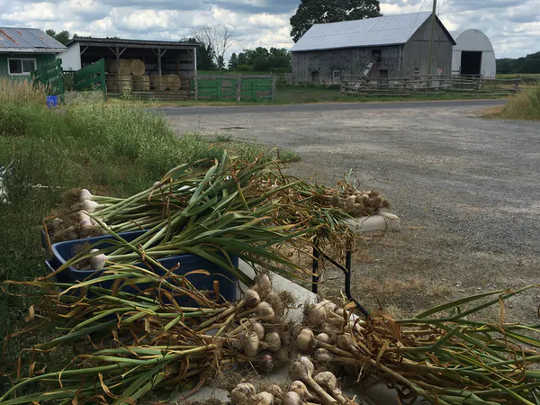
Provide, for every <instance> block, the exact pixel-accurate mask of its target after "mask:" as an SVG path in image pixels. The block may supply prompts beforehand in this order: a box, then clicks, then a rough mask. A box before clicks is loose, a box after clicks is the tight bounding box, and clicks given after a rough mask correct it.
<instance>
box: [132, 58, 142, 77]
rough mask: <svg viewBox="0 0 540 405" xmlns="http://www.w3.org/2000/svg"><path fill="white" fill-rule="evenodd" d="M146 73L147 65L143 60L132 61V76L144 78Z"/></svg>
mask: <svg viewBox="0 0 540 405" xmlns="http://www.w3.org/2000/svg"><path fill="white" fill-rule="evenodd" d="M145 72H146V65H145V64H144V62H143V61H142V60H141V59H131V74H133V75H134V76H142V75H144V73H145Z"/></svg>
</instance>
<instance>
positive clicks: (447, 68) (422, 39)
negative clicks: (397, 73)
mask: <svg viewBox="0 0 540 405" xmlns="http://www.w3.org/2000/svg"><path fill="white" fill-rule="evenodd" d="M431 32H432V24H431V19H428V20H427V21H426V22H425V23H424V24H423V25H422V26H421V27H420V28H419V29H418V31H417V32H416V33H415V34H414V35H413V36H412V38H411V39H410V40H409V42H407V44H405V46H404V48H403V53H404V55H403V74H404V76H405V77H410V76H413V75H415V74H420V75H426V74H428V73H429V72H428V69H429V47H430V45H429V44H430V39H431ZM452 47H453V43H452V41H451V40H450V38H449V37H448V35H447V34H446V32H445V31H444V29H443V28H442V26H441V25H440V24H435V27H434V30H433V50H432V70H431V74H442V75H446V76H449V75H450V73H451V72H452Z"/></svg>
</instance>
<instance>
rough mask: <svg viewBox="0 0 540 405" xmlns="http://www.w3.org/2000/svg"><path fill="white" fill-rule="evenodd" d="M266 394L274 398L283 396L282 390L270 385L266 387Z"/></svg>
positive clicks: (275, 385)
mask: <svg viewBox="0 0 540 405" xmlns="http://www.w3.org/2000/svg"><path fill="white" fill-rule="evenodd" d="M268 392H269V393H270V394H272V395H273V396H274V397H275V398H281V397H282V396H283V390H282V389H281V387H280V386H279V385H277V384H272V385H271V386H270V387H268Z"/></svg>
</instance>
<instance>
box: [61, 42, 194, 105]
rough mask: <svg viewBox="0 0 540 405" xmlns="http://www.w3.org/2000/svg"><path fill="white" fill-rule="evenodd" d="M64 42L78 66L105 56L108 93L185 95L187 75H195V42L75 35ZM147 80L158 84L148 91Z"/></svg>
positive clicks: (189, 76)
mask: <svg viewBox="0 0 540 405" xmlns="http://www.w3.org/2000/svg"><path fill="white" fill-rule="evenodd" d="M68 46H69V50H68V52H69V51H72V52H74V53H76V54H78V55H79V58H80V66H81V67H85V66H87V65H90V64H92V63H94V62H96V61H98V60H100V59H105V60H106V66H107V70H108V72H107V79H108V80H107V87H108V91H109V93H110V94H114V93H119V92H122V91H123V90H130V91H131V90H133V91H140V93H141V94H139V95H140V96H141V97H145V96H147V97H161V96H165V95H166V96H167V97H172V96H177V98H179V99H183V98H189V97H190V95H191V93H192V90H193V89H191V88H190V83H191V79H194V78H196V77H197V47H198V46H199V44H198V43H194V42H183V41H150V40H136V39H121V38H94V37H75V38H73V40H71V42H70V43H69V44H68ZM73 50H74V51H73ZM75 65H76V64H75ZM162 77H163V79H162ZM173 77H174V79H175V80H172V78H173ZM163 82H165V83H166V85H165V86H162V85H161V83H163ZM178 82H180V83H181V86H180V85H179V84H177V83H178ZM150 83H159V86H157V87H156V88H153V89H152V91H148V87H149V85H150ZM171 83H174V86H172V85H170V84H171ZM195 83H197V81H196V80H195ZM180 87H181V89H180ZM165 90H167V92H166V94H161V93H164V91H165ZM195 91H196V90H195Z"/></svg>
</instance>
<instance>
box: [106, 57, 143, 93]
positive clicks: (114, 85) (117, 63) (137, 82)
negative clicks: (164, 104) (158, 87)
mask: <svg viewBox="0 0 540 405" xmlns="http://www.w3.org/2000/svg"><path fill="white" fill-rule="evenodd" d="M107 72H108V75H107V88H108V90H109V92H111V93H130V92H131V91H132V90H135V91H148V90H150V78H149V77H148V76H145V72H146V65H145V64H144V61H143V60H141V59H119V60H116V59H112V60H108V61H107Z"/></svg>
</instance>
